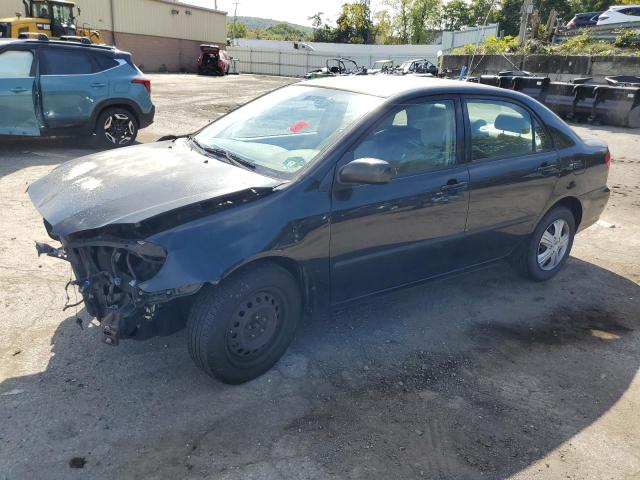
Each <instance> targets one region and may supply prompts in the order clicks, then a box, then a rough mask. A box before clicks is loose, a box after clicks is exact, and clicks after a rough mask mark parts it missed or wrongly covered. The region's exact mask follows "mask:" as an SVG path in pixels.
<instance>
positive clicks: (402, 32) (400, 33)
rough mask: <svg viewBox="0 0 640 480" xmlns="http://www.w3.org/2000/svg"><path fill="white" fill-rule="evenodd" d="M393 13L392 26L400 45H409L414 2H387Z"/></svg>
mask: <svg viewBox="0 0 640 480" xmlns="http://www.w3.org/2000/svg"><path fill="white" fill-rule="evenodd" d="M386 5H387V7H389V9H390V10H391V12H393V13H392V25H393V31H394V32H395V36H396V37H397V39H398V43H409V36H410V30H411V15H410V13H411V8H412V6H413V0H386Z"/></svg>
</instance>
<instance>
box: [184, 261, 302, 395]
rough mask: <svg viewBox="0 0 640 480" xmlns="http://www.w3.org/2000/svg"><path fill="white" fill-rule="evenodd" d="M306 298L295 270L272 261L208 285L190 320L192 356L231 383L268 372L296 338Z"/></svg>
mask: <svg viewBox="0 0 640 480" xmlns="http://www.w3.org/2000/svg"><path fill="white" fill-rule="evenodd" d="M300 297H301V296H300V289H299V287H298V284H297V282H296V280H295V279H294V278H293V277H292V276H291V274H289V272H287V271H286V270H285V269H284V268H282V267H280V266H278V265H275V264H271V263H266V262H265V263H262V264H257V265H255V266H250V267H248V268H247V269H244V270H241V271H239V272H238V273H236V274H234V275H232V276H230V277H229V278H227V279H225V280H224V281H223V282H222V283H221V284H219V285H217V286H215V287H207V288H205V289H203V290H202V291H201V292H200V293H199V294H198V297H197V298H196V299H195V301H194V304H193V306H192V307H191V311H190V312H189V318H188V321H187V336H188V342H189V353H190V354H191V358H192V359H193V361H194V362H195V364H196V365H197V366H198V367H200V368H201V369H202V370H204V371H205V372H206V373H207V374H209V375H210V376H212V377H215V378H217V379H219V380H221V381H223V382H225V383H230V384H239V383H244V382H247V381H249V380H252V379H254V378H256V377H258V376H260V375H262V374H263V373H265V372H266V371H267V370H269V369H270V368H271V367H272V366H273V365H274V364H275V363H276V362H277V361H278V360H279V359H280V357H281V356H282V355H283V354H284V352H285V351H286V350H287V347H288V346H289V344H290V343H291V341H292V340H293V337H294V335H295V331H296V328H297V326H298V321H299V319H300V317H301V315H302V302H301V298H300Z"/></svg>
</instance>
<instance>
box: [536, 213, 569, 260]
mask: <svg viewBox="0 0 640 480" xmlns="http://www.w3.org/2000/svg"><path fill="white" fill-rule="evenodd" d="M570 238H571V232H570V229H569V224H568V223H567V222H566V221H565V220H563V219H561V218H559V219H557V220H555V221H554V222H553V223H551V224H550V225H549V226H548V227H547V228H546V230H545V231H544V233H543V234H542V237H541V238H540V242H539V244H538V252H537V253H538V257H537V258H538V266H539V267H540V268H541V269H542V270H545V271H549V270H553V269H554V268H556V267H557V266H558V265H559V264H560V262H562V260H563V259H564V257H565V256H566V254H567V249H568V247H569V240H570Z"/></svg>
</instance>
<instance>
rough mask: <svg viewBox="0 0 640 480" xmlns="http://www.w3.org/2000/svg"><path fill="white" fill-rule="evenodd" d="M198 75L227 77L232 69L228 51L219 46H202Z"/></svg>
mask: <svg viewBox="0 0 640 480" xmlns="http://www.w3.org/2000/svg"><path fill="white" fill-rule="evenodd" d="M200 52H201V53H200V56H199V57H198V74H200V75H220V76H222V75H226V74H228V73H229V69H230V67H231V57H230V56H229V54H228V53H227V51H226V50H223V49H221V48H220V47H218V46H217V45H200Z"/></svg>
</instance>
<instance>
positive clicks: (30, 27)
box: [0, 0, 104, 43]
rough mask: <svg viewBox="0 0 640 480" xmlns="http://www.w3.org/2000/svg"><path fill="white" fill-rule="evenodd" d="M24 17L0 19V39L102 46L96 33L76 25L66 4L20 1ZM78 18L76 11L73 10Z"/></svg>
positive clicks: (63, 0)
mask: <svg viewBox="0 0 640 480" xmlns="http://www.w3.org/2000/svg"><path fill="white" fill-rule="evenodd" d="M22 3H24V10H25V14H24V16H23V15H21V14H20V13H16V16H15V17H9V18H0V38H20V36H22V37H25V36H32V37H36V38H37V36H38V35H39V34H45V35H47V36H48V37H53V38H60V37H84V38H88V39H89V40H90V41H91V43H104V38H103V37H102V34H101V33H100V31H99V30H92V29H91V27H90V26H88V25H87V24H83V25H81V26H80V25H78V24H77V17H76V16H75V15H74V13H73V12H74V9H75V6H76V5H75V3H74V2H71V1H68V0H22ZM77 11H78V16H80V9H79V8H78V9H77Z"/></svg>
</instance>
